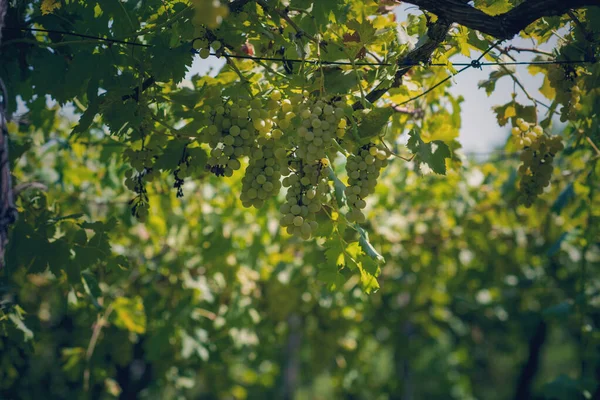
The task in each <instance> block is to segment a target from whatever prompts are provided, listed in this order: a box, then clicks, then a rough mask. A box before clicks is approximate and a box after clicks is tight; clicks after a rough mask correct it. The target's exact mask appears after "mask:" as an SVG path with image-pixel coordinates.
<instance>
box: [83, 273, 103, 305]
mask: <svg viewBox="0 0 600 400" xmlns="http://www.w3.org/2000/svg"><path fill="white" fill-rule="evenodd" d="M81 282H82V283H83V289H84V290H85V292H86V293H87V295H88V296H90V299H92V303H93V304H94V306H95V307H96V308H98V309H101V308H102V306H101V305H100V303H98V297H102V290H100V286H99V285H98V281H97V280H96V277H95V276H94V274H93V273H92V272H90V271H89V270H87V271H82V272H81Z"/></svg>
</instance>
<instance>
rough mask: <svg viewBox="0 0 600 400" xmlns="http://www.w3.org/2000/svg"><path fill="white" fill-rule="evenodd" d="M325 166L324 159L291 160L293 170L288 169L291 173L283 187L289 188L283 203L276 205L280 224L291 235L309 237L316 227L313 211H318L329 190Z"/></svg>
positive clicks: (326, 164)
mask: <svg viewBox="0 0 600 400" xmlns="http://www.w3.org/2000/svg"><path fill="white" fill-rule="evenodd" d="M327 166H328V160H327V159H323V160H319V161H317V162H316V163H311V164H307V163H305V162H304V161H303V160H301V159H295V160H292V161H291V162H290V167H291V169H292V171H288V172H291V173H290V174H289V175H288V176H286V177H285V178H284V179H283V186H284V187H287V188H288V190H287V193H286V196H285V200H286V202H285V203H283V204H282V205H281V207H280V208H279V211H280V212H281V219H280V220H279V224H280V225H281V226H282V227H284V228H285V229H286V231H287V233H289V234H290V235H294V236H298V237H301V238H302V239H305V240H308V239H310V238H311V236H312V235H313V233H314V232H315V231H316V229H317V228H318V226H319V224H318V222H317V221H316V220H315V219H316V213H318V212H319V211H320V210H321V208H322V206H323V203H324V202H325V201H326V199H327V193H328V192H329V185H328V183H327V179H326V177H325V173H324V169H325V168H326V167H327Z"/></svg>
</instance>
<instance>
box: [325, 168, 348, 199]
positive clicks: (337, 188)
mask: <svg viewBox="0 0 600 400" xmlns="http://www.w3.org/2000/svg"><path fill="white" fill-rule="evenodd" d="M327 170H328V172H329V179H330V180H331V181H333V189H334V194H335V200H336V202H337V205H338V208H342V207H344V206H345V205H346V185H344V183H343V182H342V181H340V179H339V178H338V177H337V175H336V173H335V172H334V171H333V168H331V166H329V167H328V168H327Z"/></svg>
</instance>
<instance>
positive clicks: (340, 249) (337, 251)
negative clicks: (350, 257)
mask: <svg viewBox="0 0 600 400" xmlns="http://www.w3.org/2000/svg"><path fill="white" fill-rule="evenodd" d="M325 247H326V248H327V250H325V259H327V261H328V262H329V263H330V264H332V265H335V266H345V265H346V261H345V258H344V245H343V244H342V242H341V240H339V239H337V238H333V239H331V240H329V241H327V242H326V243H325Z"/></svg>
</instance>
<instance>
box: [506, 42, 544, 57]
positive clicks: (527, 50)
mask: <svg viewBox="0 0 600 400" xmlns="http://www.w3.org/2000/svg"><path fill="white" fill-rule="evenodd" d="M500 51H501V52H502V53H504V54H506V55H508V52H509V51H516V52H517V53H522V52H525V53H535V54H541V55H544V56H548V57H553V56H554V54H552V53H549V52H547V51H544V50H539V49H534V48H525V47H517V46H513V45H512V44H511V45H508V46H506V47H505V48H504V49H500ZM513 60H514V58H513Z"/></svg>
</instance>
